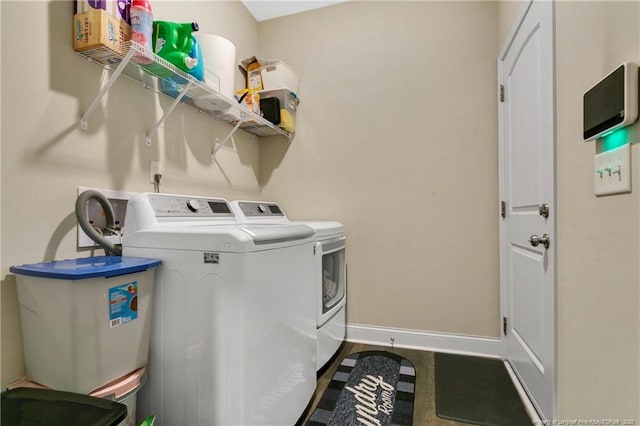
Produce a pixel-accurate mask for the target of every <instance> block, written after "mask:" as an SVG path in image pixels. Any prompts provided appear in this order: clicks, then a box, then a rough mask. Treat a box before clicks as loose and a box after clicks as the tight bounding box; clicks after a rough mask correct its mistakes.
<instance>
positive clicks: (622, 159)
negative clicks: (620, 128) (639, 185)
mask: <svg viewBox="0 0 640 426" xmlns="http://www.w3.org/2000/svg"><path fill="white" fill-rule="evenodd" d="M594 190H595V194H596V196H597V197H600V196H602V195H612V194H623V193H626V192H631V145H630V144H628V143H627V144H624V145H622V146H621V147H619V148H616V149H612V150H610V151H606V152H603V153H600V154H596V156H595V162H594Z"/></svg>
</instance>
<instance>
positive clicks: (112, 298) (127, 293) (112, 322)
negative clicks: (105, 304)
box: [109, 281, 138, 328]
mask: <svg viewBox="0 0 640 426" xmlns="http://www.w3.org/2000/svg"><path fill="white" fill-rule="evenodd" d="M136 318H138V282H137V281H132V282H130V283H127V284H122V285H119V286H117V287H112V288H110V289H109V327H110V328H114V327H117V326H119V325H122V324H126V323H128V322H129V321H133V320H134V319H136Z"/></svg>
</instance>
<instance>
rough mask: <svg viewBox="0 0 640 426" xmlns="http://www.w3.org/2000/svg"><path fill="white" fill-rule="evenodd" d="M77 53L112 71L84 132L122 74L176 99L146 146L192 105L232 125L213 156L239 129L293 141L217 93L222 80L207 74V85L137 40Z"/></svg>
mask: <svg viewBox="0 0 640 426" xmlns="http://www.w3.org/2000/svg"><path fill="white" fill-rule="evenodd" d="M76 53H78V54H79V55H80V56H82V57H85V58H87V59H88V60H90V61H92V62H95V63H96V64H98V65H100V66H101V67H103V68H105V69H107V70H110V71H111V76H110V77H109V80H108V81H107V82H106V83H105V84H104V85H103V86H102V88H101V89H100V92H99V93H98V95H96V98H95V99H94V100H93V102H92V103H91V105H90V106H89V108H87V110H86V111H85V113H84V115H83V116H82V118H81V119H80V127H81V128H82V129H84V130H86V129H87V128H88V120H89V117H90V116H91V114H92V113H93V111H94V110H95V109H96V107H97V106H98V105H99V103H100V101H101V100H102V98H103V96H104V95H105V94H106V93H107V92H108V91H109V89H110V88H111V86H112V85H113V83H114V82H115V81H116V80H117V79H118V77H120V75H125V76H127V77H129V78H130V79H132V80H134V81H136V82H138V83H139V84H140V85H142V86H143V87H145V88H146V89H149V90H152V91H154V92H155V93H161V94H163V95H166V96H168V97H169V98H173V102H172V104H171V106H169V107H168V108H167V109H165V111H164V115H163V116H162V118H160V120H159V121H158V122H157V123H156V124H155V126H154V128H153V129H152V130H151V131H149V132H148V133H147V138H146V143H147V145H150V144H151V139H152V137H153V135H154V134H155V133H156V132H157V130H158V128H160V126H161V125H162V124H163V123H164V121H165V120H166V119H167V117H168V116H169V115H170V114H171V112H173V110H174V108H175V107H176V106H177V105H178V104H180V103H182V104H186V105H189V106H191V107H193V108H195V109H196V110H198V111H201V112H204V113H206V114H207V115H209V116H211V117H212V118H214V119H216V120H220V121H223V122H225V123H227V124H230V125H232V126H233V129H232V130H231V131H230V133H229V134H227V135H226V136H225V137H224V138H223V141H222V142H220V143H219V144H217V146H216V147H215V149H214V150H213V152H212V154H213V153H215V151H217V150H218V149H219V148H220V147H222V145H224V144H225V143H226V142H227V141H228V140H229V139H230V138H231V136H233V133H234V132H235V131H236V130H238V129H241V130H244V131H246V132H248V133H251V134H253V135H256V136H286V137H288V138H291V135H290V134H289V133H288V132H286V131H285V130H283V129H281V128H279V127H277V126H275V125H273V124H272V123H271V122H269V121H267V120H265V119H264V118H263V117H261V116H260V115H258V114H256V113H254V112H252V111H250V110H249V109H248V108H246V107H245V106H244V105H241V104H239V103H238V102H236V100H235V99H230V98H228V97H226V96H224V95H222V94H221V93H220V92H219V91H217V90H215V88H214V87H212V86H216V87H220V84H219V83H220V80H219V78H218V77H217V76H214V75H213V74H210V73H207V76H206V80H207V83H208V84H207V83H204V82H202V81H199V80H197V79H196V78H194V77H193V76H191V75H189V74H187V73H185V72H183V71H181V70H180V69H178V68H177V67H176V66H174V65H173V64H171V63H170V62H168V61H166V60H164V59H163V58H161V57H159V56H157V55H156V54H154V53H153V52H152V51H150V50H148V49H145V48H144V47H143V46H142V45H140V44H139V43H136V42H134V41H128V42H126V43H124V44H123V48H122V52H116V51H114V50H112V49H109V48H107V47H100V48H97V49H92V50H85V51H82V52H76Z"/></svg>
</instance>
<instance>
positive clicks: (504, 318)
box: [502, 317, 507, 336]
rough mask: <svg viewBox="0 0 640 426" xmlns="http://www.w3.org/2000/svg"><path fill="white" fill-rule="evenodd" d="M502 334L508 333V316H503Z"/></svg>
mask: <svg viewBox="0 0 640 426" xmlns="http://www.w3.org/2000/svg"><path fill="white" fill-rule="evenodd" d="M502 334H504V335H505V336H506V335H507V317H502Z"/></svg>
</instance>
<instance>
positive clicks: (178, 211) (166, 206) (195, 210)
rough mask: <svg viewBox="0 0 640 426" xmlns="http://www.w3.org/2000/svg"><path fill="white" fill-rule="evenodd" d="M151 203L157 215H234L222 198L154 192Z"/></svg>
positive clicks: (150, 196)
mask: <svg viewBox="0 0 640 426" xmlns="http://www.w3.org/2000/svg"><path fill="white" fill-rule="evenodd" d="M148 200H149V204H150V205H151V208H152V209H153V213H154V214H155V215H156V217H233V216H234V215H233V213H232V212H231V207H230V206H229V203H228V202H227V201H226V200H223V199H221V198H202V197H188V196H178V195H165V194H153V195H151V194H150V195H149V196H148Z"/></svg>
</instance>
